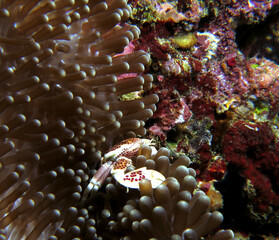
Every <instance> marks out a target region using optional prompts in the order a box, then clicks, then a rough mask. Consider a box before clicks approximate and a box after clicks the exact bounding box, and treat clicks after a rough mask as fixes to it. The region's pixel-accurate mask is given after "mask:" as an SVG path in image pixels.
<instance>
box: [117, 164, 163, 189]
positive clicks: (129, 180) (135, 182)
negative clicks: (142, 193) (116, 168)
mask: <svg viewBox="0 0 279 240" xmlns="http://www.w3.org/2000/svg"><path fill="white" fill-rule="evenodd" d="M113 176H114V178H115V179H116V181H117V182H119V183H120V184H121V185H123V186H125V187H128V188H135V189H139V182H140V181H141V180H142V179H148V180H150V181H151V185H152V188H156V187H158V186H159V185H160V184H161V183H162V182H163V181H165V180H166V178H165V177H164V175H162V174H161V173H160V172H158V171H155V170H151V169H146V167H142V168H139V169H136V170H134V171H131V172H128V173H126V174H123V173H122V172H117V173H115V174H114V175H113Z"/></svg>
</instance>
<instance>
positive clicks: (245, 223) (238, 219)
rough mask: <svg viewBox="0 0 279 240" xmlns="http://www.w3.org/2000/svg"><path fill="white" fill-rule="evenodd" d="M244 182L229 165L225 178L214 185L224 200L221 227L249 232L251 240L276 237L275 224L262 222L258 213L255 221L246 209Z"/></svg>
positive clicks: (246, 198)
mask: <svg viewBox="0 0 279 240" xmlns="http://www.w3.org/2000/svg"><path fill="white" fill-rule="evenodd" d="M245 182H246V180H245V178H244V177H242V176H241V175H240V174H239V169H238V168H236V167H235V166H233V165H232V164H230V163H229V164H228V166H227V174H226V176H225V178H224V179H223V180H222V181H219V182H216V183H215V185H214V186H215V187H216V189H217V190H219V191H220V192H221V194H222V196H223V200H224V207H223V209H221V210H220V212H221V213H222V214H223V216H224V221H223V223H222V225H221V227H222V228H228V227H230V228H232V229H233V230H235V231H240V232H249V233H250V239H253V240H260V239H263V238H262V236H261V235H266V234H270V233H271V234H273V235H274V236H276V235H277V234H278V230H277V228H276V224H269V223H266V222H264V221H262V220H263V219H262V220H261V218H260V215H261V214H260V213H258V217H259V218H258V219H257V220H255V218H253V216H252V212H251V209H248V208H247V206H248V205H249V200H248V197H247V195H246V194H247V193H245V192H244V187H245ZM256 214H257V213H256ZM254 217H255V216H254Z"/></svg>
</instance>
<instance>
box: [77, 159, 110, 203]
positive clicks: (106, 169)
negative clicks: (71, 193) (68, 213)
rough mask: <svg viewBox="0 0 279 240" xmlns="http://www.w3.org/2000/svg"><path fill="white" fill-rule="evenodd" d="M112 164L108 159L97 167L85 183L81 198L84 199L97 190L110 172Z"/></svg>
mask: <svg viewBox="0 0 279 240" xmlns="http://www.w3.org/2000/svg"><path fill="white" fill-rule="evenodd" d="M113 165H114V163H113V162H111V161H108V162H106V163H104V164H103V165H102V166H101V167H100V168H99V169H98V171H97V172H96V173H95V175H94V176H93V178H92V179H91V181H90V182H89V184H88V185H87V187H86V189H85V190H84V193H83V196H82V200H85V199H86V198H87V197H88V195H89V194H90V195H91V194H92V192H97V191H98V190H99V188H100V187H101V186H102V185H103V183H104V181H105V180H106V178H107V177H108V176H109V175H110V174H111V170H112V169H113Z"/></svg>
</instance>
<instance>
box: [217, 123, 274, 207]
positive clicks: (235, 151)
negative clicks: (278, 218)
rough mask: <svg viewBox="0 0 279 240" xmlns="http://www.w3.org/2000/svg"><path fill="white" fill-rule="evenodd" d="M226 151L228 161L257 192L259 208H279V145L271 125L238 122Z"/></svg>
mask: <svg viewBox="0 0 279 240" xmlns="http://www.w3.org/2000/svg"><path fill="white" fill-rule="evenodd" d="M222 147H223V152H224V155H225V160H226V161H227V162H229V163H231V164H233V165H235V166H236V167H238V168H239V172H240V174H241V175H242V176H244V177H245V178H247V179H249V180H250V181H251V183H252V185H253V187H254V189H255V190H256V192H257V196H256V197H255V199H254V204H255V207H256V208H257V209H258V210H265V209H266V208H267V207H268V206H269V205H270V204H271V205H274V206H279V189H278V186H279V168H278V166H279V143H278V142H277V141H276V137H275V134H274V133H273V132H272V130H271V127H270V126H269V124H268V123H260V124H252V123H248V122H245V121H238V122H236V123H234V124H233V126H232V127H231V128H230V129H229V130H228V131H227V133H226V135H225V136H224V139H223V142H222Z"/></svg>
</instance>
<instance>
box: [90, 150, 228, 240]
mask: <svg viewBox="0 0 279 240" xmlns="http://www.w3.org/2000/svg"><path fill="white" fill-rule="evenodd" d="M153 152H154V151H152V148H151V147H149V146H143V147H142V148H141V149H140V150H139V152H138V154H137V157H136V158H135V159H133V167H132V168H131V169H129V170H128V171H131V170H134V169H138V168H142V167H146V168H147V169H154V170H156V171H158V172H160V173H162V174H163V175H164V176H165V177H166V180H165V181H164V182H163V183H162V184H161V185H159V186H158V187H157V188H155V189H152V186H151V182H150V180H146V179H144V180H142V181H141V182H140V183H139V190H135V189H130V190H129V191H128V192H127V189H126V188H124V187H123V186H122V185H120V184H119V183H117V182H116V181H115V179H114V178H113V177H111V178H108V179H107V180H106V183H105V185H106V187H105V188H104V189H102V190H101V191H100V192H99V193H97V194H96V195H95V196H94V198H92V199H91V200H88V205H86V208H87V209H88V211H89V214H90V215H91V216H94V219H96V220H97V232H98V234H99V236H101V237H102V239H133V240H134V239H135V240H138V239H139V240H145V239H158V240H170V239H173V240H174V239H176V240H179V239H180V240H182V239H185V240H198V239H201V238H202V237H204V239H207V240H229V239H233V236H234V234H233V232H232V231H231V230H219V231H218V232H216V231H214V229H215V228H216V227H217V226H218V225H219V224H220V223H221V222H222V220H223V216H222V214H221V213H220V212H218V211H214V212H212V213H211V212H209V210H208V209H209V207H210V199H209V197H208V196H207V195H206V194H205V193H204V192H203V191H199V190H197V182H196V180H195V175H196V172H195V170H194V169H192V168H190V167H189V164H190V160H189V158H188V157H186V156H181V157H179V158H178V159H172V157H171V156H170V152H169V150H168V149H166V148H161V149H159V150H158V152H157V153H156V154H154V153H153ZM96 206H98V207H96Z"/></svg>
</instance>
